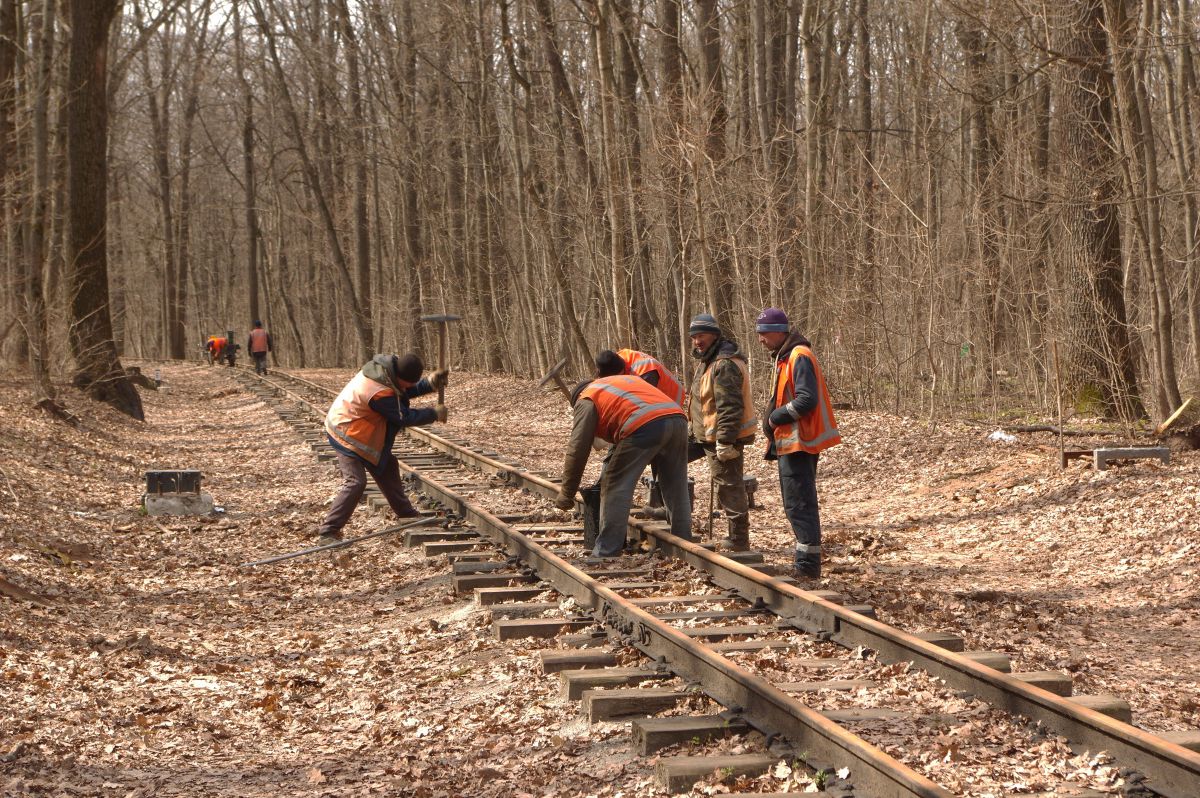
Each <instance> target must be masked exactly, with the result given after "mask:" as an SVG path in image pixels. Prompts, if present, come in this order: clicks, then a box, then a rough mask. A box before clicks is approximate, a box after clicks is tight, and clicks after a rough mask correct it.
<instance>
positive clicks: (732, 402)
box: [687, 313, 758, 551]
mask: <svg viewBox="0 0 1200 798" xmlns="http://www.w3.org/2000/svg"><path fill="white" fill-rule="evenodd" d="M688 336H689V338H690V339H691V342H692V355H693V356H694V357H695V358H696V359H697V360H699V361H700V366H699V368H697V369H696V374H695V377H694V378H693V380H692V387H691V390H689V391H688V393H687V403H688V408H687V409H688V418H689V421H690V422H691V430H690V431H691V439H692V440H693V441H695V442H696V444H697V445H698V448H702V449H703V451H704V454H705V456H706V458H707V460H708V470H709V474H711V475H712V488H713V490H715V492H716V498H717V501H718V503H719V504H720V506H721V509H722V510H723V511H724V513H725V519H726V523H727V524H728V534H727V536H726V537H725V539H724V540H722V541H720V545H721V547H722V548H724V549H728V550H732V551H746V550H747V549H749V548H750V502H749V497H748V496H747V495H746V482H745V476H744V464H745V463H744V456H743V452H744V450H745V447H746V446H747V445H748V444H750V443H752V442H753V441H754V432H755V430H756V429H757V427H758V419H757V416H756V415H755V412H754V402H753V400H752V398H751V395H750V372H749V369H748V368H747V364H746V356H745V355H744V354H742V352H741V350H740V349H739V348H738V345H737V342H736V341H732V340H730V339H729V338H727V337H726V336H725V335H724V334H722V332H721V327H720V325H719V324H717V320H716V319H715V318H714V317H713V315H712V314H711V313H701V314H699V315H697V316H695V317H694V318H693V319H692V323H691V324H690V325H688ZM689 448H692V447H689ZM698 456H699V454H698V453H697V457H698Z"/></svg>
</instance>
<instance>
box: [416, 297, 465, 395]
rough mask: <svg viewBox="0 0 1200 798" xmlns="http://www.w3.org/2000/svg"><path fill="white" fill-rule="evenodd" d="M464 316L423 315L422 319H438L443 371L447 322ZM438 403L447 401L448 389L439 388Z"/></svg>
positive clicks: (439, 347) (439, 361) (440, 356)
mask: <svg viewBox="0 0 1200 798" xmlns="http://www.w3.org/2000/svg"><path fill="white" fill-rule="evenodd" d="M461 318H462V316H455V315H454V314H453V313H442V314H440V315H433V316H422V317H421V321H436V322H437V323H438V370H439V371H442V370H444V369H445V368H446V324H447V322H451V321H458V320H459V319H461ZM437 392H438V404H439V405H444V404H445V403H446V389H445V388H438V389H437Z"/></svg>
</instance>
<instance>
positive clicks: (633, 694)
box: [583, 687, 687, 723]
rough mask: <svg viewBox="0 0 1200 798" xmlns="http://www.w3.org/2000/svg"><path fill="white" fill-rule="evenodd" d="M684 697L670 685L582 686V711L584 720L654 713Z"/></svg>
mask: <svg viewBox="0 0 1200 798" xmlns="http://www.w3.org/2000/svg"><path fill="white" fill-rule="evenodd" d="M685 698H687V693H681V692H679V691H678V690H676V689H674V688H672V687H646V688H638V687H633V688H618V689H615V690H584V691H583V711H584V712H586V713H587V716H588V723H596V722H597V721H601V720H612V719H613V718H625V717H629V716H630V715H643V716H644V715H655V714H657V713H659V712H665V711H666V710H668V709H674V708H675V706H676V705H678V704H679V702H680V701H683V700H684V699H685Z"/></svg>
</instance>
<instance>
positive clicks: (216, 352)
mask: <svg viewBox="0 0 1200 798" xmlns="http://www.w3.org/2000/svg"><path fill="white" fill-rule="evenodd" d="M224 349H225V339H224V338H218V337H217V336H215V335H214V336H212V337H210V338H209V339H208V351H210V352H212V353H213V357H220V356H221V352H222V351H223V350H224Z"/></svg>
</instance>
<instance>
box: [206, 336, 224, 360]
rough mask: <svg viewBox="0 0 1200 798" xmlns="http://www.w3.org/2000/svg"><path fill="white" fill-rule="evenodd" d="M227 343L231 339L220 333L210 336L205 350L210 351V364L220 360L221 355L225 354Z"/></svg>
mask: <svg viewBox="0 0 1200 798" xmlns="http://www.w3.org/2000/svg"><path fill="white" fill-rule="evenodd" d="M227 343H229V341H227V340H226V339H225V338H222V337H221V336H219V335H210V336H208V342H207V343H206V344H205V345H204V349H205V351H207V352H208V365H210V366H211V365H213V364H214V363H218V362H220V360H221V356H222V355H224V354H225V345H226V344H227Z"/></svg>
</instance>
